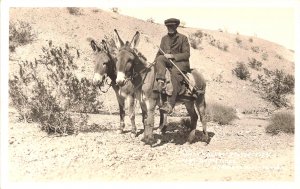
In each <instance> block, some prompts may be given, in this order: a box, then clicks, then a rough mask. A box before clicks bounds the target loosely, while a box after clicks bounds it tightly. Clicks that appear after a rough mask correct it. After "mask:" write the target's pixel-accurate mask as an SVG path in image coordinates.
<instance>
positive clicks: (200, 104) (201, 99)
mask: <svg viewBox="0 0 300 189" xmlns="http://www.w3.org/2000/svg"><path fill="white" fill-rule="evenodd" d="M196 108H197V111H198V113H199V115H200V121H201V123H202V128H203V134H204V137H205V138H204V141H205V142H207V143H208V142H209V137H208V133H207V131H206V124H207V119H206V116H205V114H206V112H205V110H206V102H205V96H204V94H203V95H199V96H198V98H197V99H196Z"/></svg>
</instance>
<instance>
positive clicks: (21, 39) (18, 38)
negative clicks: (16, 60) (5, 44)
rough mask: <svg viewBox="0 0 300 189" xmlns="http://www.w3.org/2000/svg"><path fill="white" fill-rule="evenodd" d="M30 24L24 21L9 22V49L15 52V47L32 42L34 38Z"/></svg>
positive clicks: (34, 34)
mask: <svg viewBox="0 0 300 189" xmlns="http://www.w3.org/2000/svg"><path fill="white" fill-rule="evenodd" d="M36 37H37V36H36V33H35V32H34V31H33V29H32V26H31V25H30V24H29V23H27V22H24V21H20V20H18V21H16V22H13V21H11V22H9V50H10V52H15V49H16V47H18V46H22V45H27V44H30V43H32V42H33V41H34V40H35V39H36Z"/></svg>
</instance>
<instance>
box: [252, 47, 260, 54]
mask: <svg viewBox="0 0 300 189" xmlns="http://www.w3.org/2000/svg"><path fill="white" fill-rule="evenodd" d="M251 50H252V51H253V52H255V53H259V47H258V46H253V47H251Z"/></svg>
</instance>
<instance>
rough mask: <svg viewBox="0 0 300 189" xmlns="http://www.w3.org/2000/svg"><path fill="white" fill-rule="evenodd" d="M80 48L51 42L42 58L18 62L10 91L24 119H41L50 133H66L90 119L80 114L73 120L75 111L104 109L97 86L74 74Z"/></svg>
mask: <svg viewBox="0 0 300 189" xmlns="http://www.w3.org/2000/svg"><path fill="white" fill-rule="evenodd" d="M77 51H78V50H77V49H75V48H74V47H69V46H68V45H67V44H66V47H65V48H64V49H63V48H61V47H54V46H52V44H51V45H50V44H49V47H48V48H46V47H43V48H42V54H41V55H40V57H39V59H36V60H35V61H34V62H28V61H22V62H20V63H19V73H18V74H16V75H14V76H13V77H12V78H10V79H9V94H10V98H11V102H12V105H13V106H14V107H15V108H16V109H17V110H18V112H19V114H20V115H21V118H23V119H26V120H30V121H34V122H38V123H39V124H40V127H41V129H42V130H45V131H46V132H48V133H53V132H54V133H60V134H66V133H74V132H75V131H76V130H77V129H78V127H79V126H81V124H82V123H85V122H86V120H83V119H87V117H86V116H83V115H81V114H80V118H81V119H80V120H79V121H78V120H77V121H74V118H72V116H71V113H72V112H79V113H97V112H98V111H99V110H100V108H102V102H99V100H98V99H97V98H96V97H97V90H96V87H95V86H94V85H92V84H91V82H90V81H89V80H87V79H86V78H81V79H79V78H78V77H77V76H76V75H75V71H76V70H77V66H76V64H75V62H74V59H75V57H76V55H77V56H78V53H77ZM74 54H76V55H74Z"/></svg>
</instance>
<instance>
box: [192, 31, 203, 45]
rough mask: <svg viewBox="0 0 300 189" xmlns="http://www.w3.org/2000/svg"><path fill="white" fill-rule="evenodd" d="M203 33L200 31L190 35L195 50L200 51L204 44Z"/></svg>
mask: <svg viewBox="0 0 300 189" xmlns="http://www.w3.org/2000/svg"><path fill="white" fill-rule="evenodd" d="M202 37H203V32H202V31H201V30H198V31H197V32H195V33H193V34H190V35H189V41H190V45H191V47H192V48H193V49H199V48H200V44H201V43H202Z"/></svg>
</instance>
